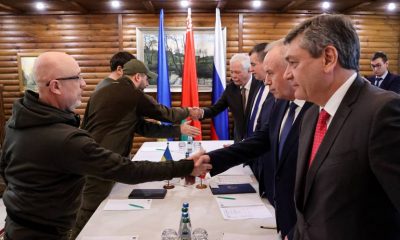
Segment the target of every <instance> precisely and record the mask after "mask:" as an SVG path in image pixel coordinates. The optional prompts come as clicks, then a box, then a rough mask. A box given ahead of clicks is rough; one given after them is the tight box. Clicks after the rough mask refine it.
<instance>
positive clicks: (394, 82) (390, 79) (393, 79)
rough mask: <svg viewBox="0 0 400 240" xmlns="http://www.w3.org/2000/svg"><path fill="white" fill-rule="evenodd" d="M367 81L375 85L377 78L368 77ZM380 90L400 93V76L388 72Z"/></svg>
mask: <svg viewBox="0 0 400 240" xmlns="http://www.w3.org/2000/svg"><path fill="white" fill-rule="evenodd" d="M367 79H368V80H369V81H370V82H371V84H372V85H374V83H375V76H371V77H368V78H367ZM379 88H382V89H385V90H388V91H393V92H395V93H400V76H399V75H396V74H392V73H390V72H388V74H387V75H386V77H385V79H383V81H382V83H381V85H380V86H379Z"/></svg>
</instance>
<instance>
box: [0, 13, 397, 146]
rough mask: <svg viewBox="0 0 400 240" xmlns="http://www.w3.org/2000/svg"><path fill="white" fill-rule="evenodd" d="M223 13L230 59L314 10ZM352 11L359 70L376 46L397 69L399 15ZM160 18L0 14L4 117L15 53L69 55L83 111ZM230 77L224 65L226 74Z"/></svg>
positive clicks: (201, 17)
mask: <svg viewBox="0 0 400 240" xmlns="http://www.w3.org/2000/svg"><path fill="white" fill-rule="evenodd" d="M221 15H222V17H221V20H222V26H226V27H227V56H226V58H227V64H228V65H229V59H230V58H231V57H232V55H233V54H235V53H238V52H239V51H240V52H248V51H249V50H250V49H251V47H252V46H253V45H255V44H257V43H261V42H265V41H266V42H271V41H273V40H277V39H279V38H282V37H284V36H285V35H286V34H287V32H288V31H289V30H290V29H291V28H292V27H293V26H295V25H296V24H297V23H299V22H301V21H303V20H304V19H306V18H308V17H310V16H312V15H305V14H263V13H245V12H244V13H222V14H221ZM240 16H241V17H240ZM350 17H351V18H352V19H353V21H354V24H355V26H356V28H357V31H358V33H359V36H360V42H361V47H362V49H361V60H360V69H361V73H362V74H363V75H370V74H371V73H372V71H371V69H370V67H369V62H370V57H371V55H372V53H374V52H375V51H378V50H383V51H386V53H387V54H388V56H389V58H390V70H391V71H392V72H395V73H399V70H400V61H399V57H400V56H399V54H400V53H399V48H400V44H399V43H400V17H399V16H364V15H352V16H350ZM158 21H159V17H158V14H123V15H116V14H108V15H107V14H106V15H46V16H0V84H2V85H4V93H3V95H4V96H3V100H4V108H5V117H6V119H8V118H9V116H10V115H11V110H12V104H13V102H14V101H15V100H16V99H18V98H19V97H21V96H22V95H23V93H21V92H20V90H19V80H18V66H17V53H29V52H43V51H49V50H54V51H65V52H67V53H69V54H71V55H73V56H74V57H75V58H76V59H77V61H78V62H79V64H80V66H81V68H82V73H83V76H84V78H85V80H86V83H87V87H86V89H85V91H84V94H83V104H82V106H81V107H80V108H79V109H78V110H77V112H78V113H79V114H83V111H84V108H85V107H86V102H87V100H88V99H89V97H90V94H91V93H92V91H93V90H94V87H95V85H96V84H97V83H98V82H99V81H100V80H101V79H103V78H104V77H106V76H107V75H108V73H109V59H110V58H111V56H112V55H113V54H114V53H116V52H118V51H119V50H125V51H129V52H131V53H133V54H136V51H137V49H136V28H137V27H158ZM192 21H193V26H194V27H214V21H215V14H214V13H209V14H205V13H193V14H192ZM164 26H165V27H186V14H177V13H174V14H169V13H168V12H166V13H165V22H164ZM228 69H229V66H227V70H228ZM229 77H230V74H229V71H227V79H229ZM153 95H154V94H153ZM172 101H173V102H172V105H173V106H179V105H180V95H179V94H178V93H173V94H172ZM210 104H211V96H210V93H200V105H201V106H208V105H210ZM209 123H210V120H206V121H204V122H203V124H202V129H203V135H204V139H209V131H210V126H209ZM230 126H231V127H232V119H231V118H230ZM146 140H149V139H146V138H143V137H140V136H137V137H136V140H135V143H134V147H135V148H134V149H136V148H137V147H138V146H140V144H141V143H142V142H143V141H146ZM134 151H135V150H134Z"/></svg>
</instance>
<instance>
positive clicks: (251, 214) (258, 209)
mask: <svg viewBox="0 0 400 240" xmlns="http://www.w3.org/2000/svg"><path fill="white" fill-rule="evenodd" d="M220 210H221V213H222V216H223V217H224V219H227V220H238V219H249V218H270V217H272V214H271V212H270V211H269V210H268V209H267V207H265V206H248V207H227V208H220Z"/></svg>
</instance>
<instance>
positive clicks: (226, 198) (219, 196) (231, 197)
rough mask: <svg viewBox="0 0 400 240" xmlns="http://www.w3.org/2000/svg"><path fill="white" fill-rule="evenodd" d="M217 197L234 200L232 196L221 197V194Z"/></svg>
mask: <svg viewBox="0 0 400 240" xmlns="http://www.w3.org/2000/svg"><path fill="white" fill-rule="evenodd" d="M217 198H222V199H229V200H236V198H233V197H221V196H218V197H217Z"/></svg>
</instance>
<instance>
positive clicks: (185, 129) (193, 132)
mask: <svg viewBox="0 0 400 240" xmlns="http://www.w3.org/2000/svg"><path fill="white" fill-rule="evenodd" d="M191 122H192V121H186V122H184V123H182V124H181V126H180V127H181V134H184V135H188V136H191V137H196V136H197V135H200V133H201V131H200V129H198V128H197V127H193V126H190V123H191Z"/></svg>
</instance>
